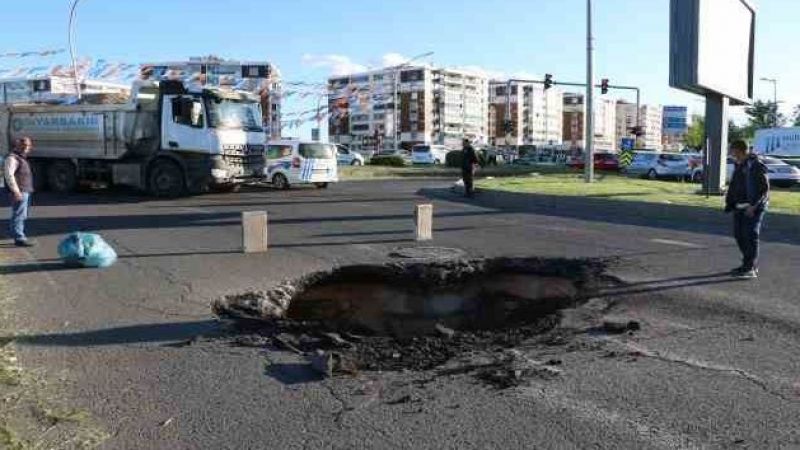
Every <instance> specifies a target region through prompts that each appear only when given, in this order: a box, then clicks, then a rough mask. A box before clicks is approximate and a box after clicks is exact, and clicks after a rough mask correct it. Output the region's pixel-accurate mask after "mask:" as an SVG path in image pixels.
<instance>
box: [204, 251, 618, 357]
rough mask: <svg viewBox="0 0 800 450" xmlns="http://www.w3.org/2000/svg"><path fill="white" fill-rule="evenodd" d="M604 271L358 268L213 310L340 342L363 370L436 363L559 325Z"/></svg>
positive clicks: (577, 263)
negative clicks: (333, 337) (569, 309)
mask: <svg viewBox="0 0 800 450" xmlns="http://www.w3.org/2000/svg"><path fill="white" fill-rule="evenodd" d="M602 272H603V265H602V264H601V263H599V262H596V261H587V260H566V259H540V258H497V259H479V260H463V259H462V260H448V261H429V262H414V263H394V264H385V265H355V266H346V267H340V268H337V269H334V270H332V271H329V272H319V273H314V274H311V275H308V276H306V277H302V278H300V279H297V280H294V281H289V282H286V283H283V284H281V285H279V286H277V287H275V288H274V289H272V290H270V291H261V292H248V293H244V294H240V295H233V296H228V297H226V298H224V299H222V300H220V301H218V302H216V303H215V305H214V309H215V312H216V313H217V314H218V315H220V316H223V317H229V318H234V319H240V320H241V319H244V320H245V321H246V322H248V323H249V326H248V327H249V328H252V326H251V325H252V324H253V322H254V320H255V323H256V324H259V323H260V324H261V328H262V329H263V330H268V333H266V334H269V335H270V336H272V337H279V342H281V343H282V344H286V341H287V339H288V341H290V345H289V347H294V348H295V349H296V350H298V351H300V352H314V351H316V350H318V349H320V348H323V349H326V350H327V349H330V346H333V347H334V348H337V349H338V350H339V351H342V352H344V353H346V354H348V355H349V356H350V357H351V360H353V361H354V365H355V366H356V367H357V368H358V369H367V370H392V369H402V368H411V369H429V368H433V367H436V366H437V365H440V364H442V363H443V362H446V361H447V360H448V359H450V358H452V357H454V356H457V355H459V354H462V353H465V352H471V351H476V350H488V349H497V348H509V347H513V346H516V345H518V344H520V343H521V342H523V341H525V340H526V339H529V338H531V337H534V336H536V335H539V334H542V333H544V332H547V331H549V330H552V329H553V328H554V327H556V326H557V325H558V323H559V321H560V313H559V312H560V311H561V310H563V309H566V308H572V307H575V306H577V305H578V304H580V303H581V302H582V301H583V300H585V299H588V298H589V296H590V295H591V294H592V293H593V292H594V291H595V290H596V281H597V280H598V279H600V275H601V274H602ZM331 333H335V336H336V338H335V339H331ZM340 338H341V339H340Z"/></svg>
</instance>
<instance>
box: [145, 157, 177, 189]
mask: <svg viewBox="0 0 800 450" xmlns="http://www.w3.org/2000/svg"><path fill="white" fill-rule="evenodd" d="M148 187H149V190H150V194H151V195H153V196H155V197H180V196H182V195H183V194H184V193H185V192H186V182H185V181H184V179H183V170H181V168H180V167H178V165H177V164H175V163H174V162H172V161H169V160H166V159H160V160H157V161H156V162H155V163H153V165H152V166H151V167H150V176H149V177H148Z"/></svg>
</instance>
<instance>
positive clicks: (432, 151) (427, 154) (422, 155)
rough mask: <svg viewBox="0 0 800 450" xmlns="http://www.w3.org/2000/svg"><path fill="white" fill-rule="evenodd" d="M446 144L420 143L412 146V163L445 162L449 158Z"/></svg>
mask: <svg viewBox="0 0 800 450" xmlns="http://www.w3.org/2000/svg"><path fill="white" fill-rule="evenodd" d="M447 152H448V150H447V147H445V146H444V145H427V144H419V145H415V146H414V147H412V148H411V163H412V164H444V163H445V159H446V158H447Z"/></svg>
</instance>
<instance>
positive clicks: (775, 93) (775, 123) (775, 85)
mask: <svg viewBox="0 0 800 450" xmlns="http://www.w3.org/2000/svg"><path fill="white" fill-rule="evenodd" d="M761 81H764V82H766V83H772V101H773V103H774V105H773V108H775V114H774V116H773V117H772V125H773V126H774V127H776V128H777V127H778V80H777V79H776V78H766V77H761Z"/></svg>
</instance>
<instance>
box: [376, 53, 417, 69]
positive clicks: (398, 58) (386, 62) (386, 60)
mask: <svg viewBox="0 0 800 450" xmlns="http://www.w3.org/2000/svg"><path fill="white" fill-rule="evenodd" d="M409 59H411V58H408V57H406V56H404V55H401V54H400V53H387V54H385V55H383V58H381V65H382V66H383V67H391V66H399V65H400V64H403V63H405V62H406V61H408V60H409Z"/></svg>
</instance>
